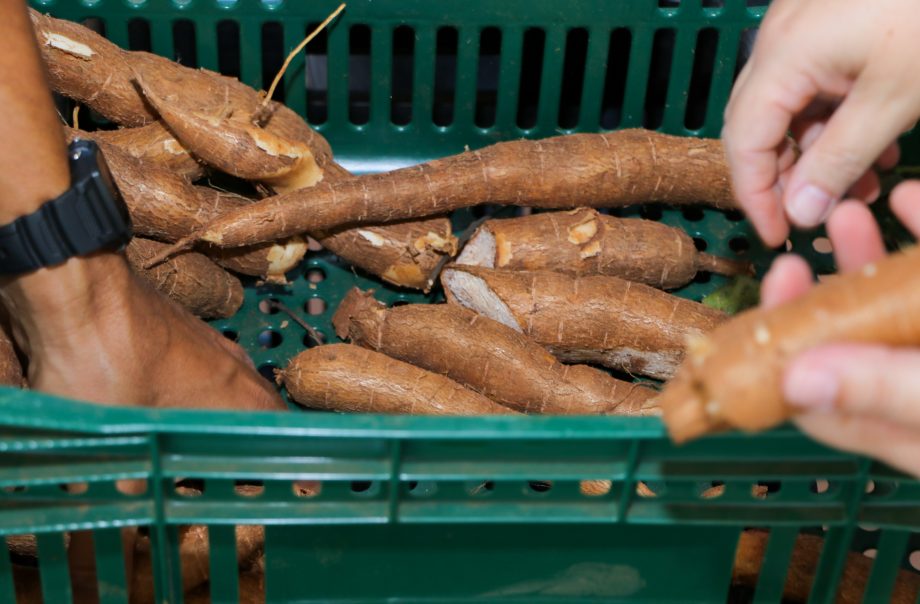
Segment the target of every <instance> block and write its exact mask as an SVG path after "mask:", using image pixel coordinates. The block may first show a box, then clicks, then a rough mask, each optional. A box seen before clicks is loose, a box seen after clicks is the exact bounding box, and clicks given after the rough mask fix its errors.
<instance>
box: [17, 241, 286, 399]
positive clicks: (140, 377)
mask: <svg viewBox="0 0 920 604" xmlns="http://www.w3.org/2000/svg"><path fill="white" fill-rule="evenodd" d="M0 295H2V297H3V302H4V305H5V306H6V307H7V308H8V309H9V310H10V315H11V318H12V320H13V332H14V335H15V337H16V340H17V342H18V343H19V345H20V347H21V348H22V349H23V351H24V352H25V353H26V355H27V356H28V358H29V369H28V379H29V384H30V386H31V387H32V388H34V389H36V390H41V391H44V392H49V393H52V394H57V395H61V396H68V397H72V398H78V399H82V400H86V401H92V402H98V403H109V404H125V405H138V406H144V407H189V408H191V407H194V408H210V409H248V410H284V409H286V407H285V405H284V403H283V401H282V400H281V398H280V397H279V396H278V394H277V392H276V391H275V390H274V388H273V387H272V386H271V385H270V384H269V383H268V381H267V380H265V379H264V378H262V377H261V376H259V374H258V373H256V371H255V370H254V367H253V365H252V361H250V360H249V358H248V357H247V356H246V353H245V352H243V350H242V349H241V348H240V347H239V346H237V345H236V344H234V343H232V342H230V341H228V340H227V339H226V338H224V337H223V336H221V335H220V334H219V333H218V332H216V331H215V330H213V329H211V328H210V327H209V326H208V325H207V324H205V323H204V322H202V321H200V320H199V319H197V318H195V317H193V316H192V315H191V314H189V313H188V312H186V311H185V310H184V309H181V308H179V307H178V306H177V305H176V304H174V303H173V302H171V301H170V300H168V299H166V298H164V297H163V296H161V295H160V294H159V293H157V292H156V291H154V290H153V289H151V288H149V287H148V286H147V285H146V284H145V283H143V282H141V281H140V280H139V279H138V278H137V277H136V276H135V275H134V274H133V273H131V271H130V269H129V268H128V266H127V263H126V262H125V260H124V258H123V257H121V256H120V255H118V254H114V253H111V252H109V253H101V254H95V255H93V256H91V257H87V258H72V259H70V260H69V261H67V262H66V263H65V264H63V265H60V266H57V267H54V268H51V269H42V270H39V271H36V272H35V273H31V274H28V275H23V276H19V277H17V278H16V279H15V280H13V281H12V282H10V283H7V284H5V285H4V286H3V287H2V289H0Z"/></svg>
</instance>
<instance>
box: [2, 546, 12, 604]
mask: <svg viewBox="0 0 920 604" xmlns="http://www.w3.org/2000/svg"><path fill="white" fill-rule="evenodd" d="M0 544H2V545H3V551H2V552H0V601H2V602H15V601H16V590H15V588H14V585H13V565H12V564H11V563H10V554H9V546H8V545H7V543H6V541H0Z"/></svg>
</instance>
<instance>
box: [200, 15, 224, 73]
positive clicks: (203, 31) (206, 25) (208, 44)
mask: <svg viewBox="0 0 920 604" xmlns="http://www.w3.org/2000/svg"><path fill="white" fill-rule="evenodd" d="M195 52H196V53H197V55H198V65H199V66H200V67H203V68H204V69H210V70H212V71H218V69H217V67H218V63H217V57H218V49H217V22H216V21H213V20H211V19H199V20H197V21H195Z"/></svg>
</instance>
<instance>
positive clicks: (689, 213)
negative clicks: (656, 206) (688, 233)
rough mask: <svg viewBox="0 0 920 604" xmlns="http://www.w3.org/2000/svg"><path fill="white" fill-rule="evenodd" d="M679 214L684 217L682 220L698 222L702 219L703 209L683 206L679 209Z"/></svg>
mask: <svg viewBox="0 0 920 604" xmlns="http://www.w3.org/2000/svg"><path fill="white" fill-rule="evenodd" d="M680 213H681V215H682V216H683V217H684V220H688V221H690V222H699V221H700V220H702V219H703V216H704V214H703V210H701V209H700V208H684V209H683V210H681V211H680Z"/></svg>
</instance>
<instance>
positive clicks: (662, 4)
mask: <svg viewBox="0 0 920 604" xmlns="http://www.w3.org/2000/svg"><path fill="white" fill-rule="evenodd" d="M679 6H680V0H658V7H659V8H677V7H679Z"/></svg>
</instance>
